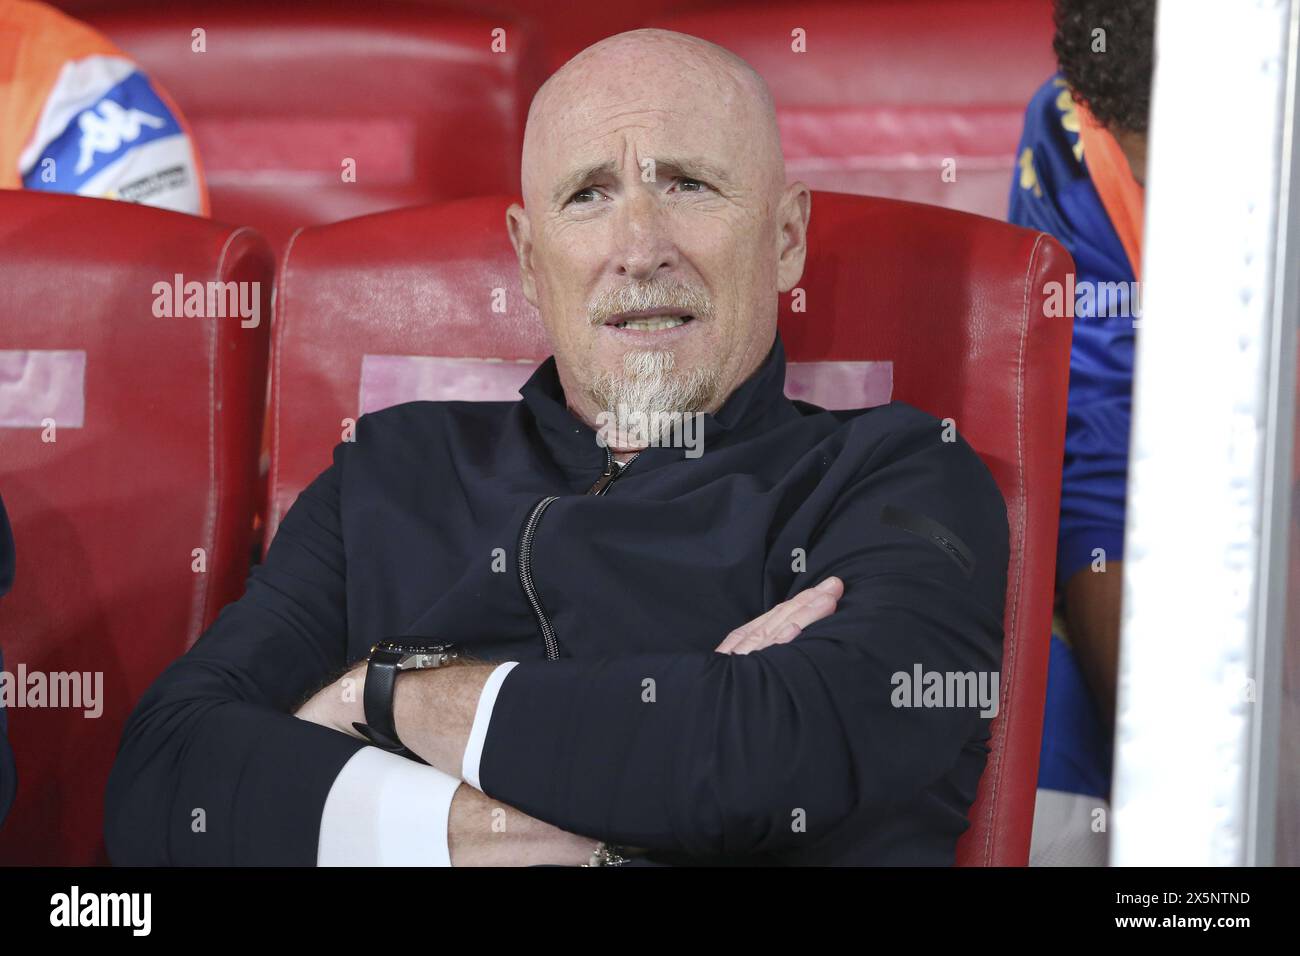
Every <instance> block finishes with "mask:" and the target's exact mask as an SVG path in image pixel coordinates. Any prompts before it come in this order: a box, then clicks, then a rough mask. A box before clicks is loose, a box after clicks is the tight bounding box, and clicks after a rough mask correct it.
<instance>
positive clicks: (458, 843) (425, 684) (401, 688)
mask: <svg viewBox="0 0 1300 956" xmlns="http://www.w3.org/2000/svg"><path fill="white" fill-rule="evenodd" d="M843 593H844V583H843V582H842V581H841V580H840V579H839V578H836V577H829V578H827V579H826V580H825V581H823V582H821V584H819V585H817V586H816V587H811V588H807V589H806V590H804V591H801V592H799V594H797V595H795V596H794V597H793V598H791V599H790V600H788V601H783V602H782V603H780V604H778V605H777V606H776V607H774V608H772V609H771V610H770V611H768V612H766V613H764V614H762V615H760V616H759V617H757V618H755V619H754V620H753V621H750V622H748V623H747V624H745V625H744V626H742V627H739V628H737V629H736V630H734V631H732V632H731V633H730V634H728V635H727V637H726V638H725V639H724V640H723V641H722V643H721V644H719V645H718V647H717V652H718V653H723V654H748V653H752V652H754V651H758V650H761V649H762V648H764V647H768V646H770V645H773V644H784V643H787V642H789V641H792V640H794V639H795V638H796V637H797V636H798V635H799V633H800V632H801V631H802V630H803V629H804V628H805V627H808V626H809V625H811V624H813V623H815V622H816V621H819V620H821V619H822V618H824V617H827V616H829V615H830V614H832V613H834V611H835V607H836V603H837V601H838V600H839V598H840V596H841V595H842V594H843ZM497 666H498V665H496V664H484V663H478V662H472V661H471V662H463V661H462V660H458V661H457V662H455V663H454V664H453V666H449V667H441V668H437V669H433V670H424V671H415V672H411V673H408V674H404V675H403V676H402V679H401V680H399V681H398V682H397V684H396V689H395V691H394V695H393V716H394V720H395V722H396V725H397V732H398V735H399V737H401V739H402V741H403V743H405V744H406V746H407V747H408V748H409V749H411V750H412V751H414V752H415V753H417V754H419V756H420V757H421V758H422V759H423V760H424V761H425V762H427V763H428V764H429V765H430V766H432V767H434V768H435V769H437V770H441V771H442V772H443V773H446V774H448V775H450V776H452V777H457V778H459V777H461V775H462V768H461V760H462V756H463V754H464V753H465V748H466V746H467V744H468V742H469V736H470V729H471V727H472V726H473V723H474V717H475V714H476V712H477V708H478V703H479V698H480V696H481V694H482V692H483V686H484V684H485V683H486V682H487V679H488V676H489V675H490V674H491V673H492V671H493V670H494V669H495V668H496V667H497ZM365 676H366V667H365V664H364V663H361V664H358V665H357V666H355V667H353V668H352V669H351V670H350V671H348V673H347V674H345V675H343V676H342V677H340V678H339V679H338V680H336V681H333V682H332V683H330V684H329V685H327V686H325V687H323V688H322V689H321V690H320V691H318V692H317V693H316V694H314V695H313V696H312V697H311V698H310V699H309V700H308V701H307V702H306V703H304V704H303V705H302V706H301V707H300V708H298V710H297V711H296V713H295V716H297V717H300V718H302V719H303V720H308V721H311V722H312V723H316V724H319V725H321V726H323V727H328V728H330V729H331V730H335V731H338V732H340V733H344V734H349V735H351V736H355V737H358V738H359V735H358V734H357V733H356V730H355V729H354V727H353V723H354V722H364V720H365V716H364V707H363V705H362V703H361V701H363V700H364V697H365ZM359 739H360V738H359ZM502 815H504V819H503V818H502ZM503 823H504V825H502V824H503ZM447 837H448V849H449V850H450V853H451V862H452V865H453V866H532V865H538V864H555V865H568V866H576V865H579V864H581V863H585V862H586V861H587V859H588V858H589V857H590V856H591V851H592V848H593V846H594V844H595V843H596V840H595V839H594V838H591V837H587V836H583V835H581V834H574V833H569V832H567V831H565V830H562V829H560V828H559V827H556V826H553V825H551V824H549V823H546V822H545V821H543V820H539V819H536V818H535V817H531V816H529V815H528V814H526V813H524V812H522V811H520V810H517V809H515V808H514V807H510V806H505V805H503V804H502V803H501V801H499V800H493V799H492V798H490V797H488V796H487V795H486V794H484V793H481V792H480V791H478V790H476V789H474V788H473V787H471V786H469V785H468V784H465V783H462V784H461V785H460V786H459V787H457V789H456V792H455V796H454V797H453V799H452V802H451V812H450V816H449V819H448V825H447Z"/></svg>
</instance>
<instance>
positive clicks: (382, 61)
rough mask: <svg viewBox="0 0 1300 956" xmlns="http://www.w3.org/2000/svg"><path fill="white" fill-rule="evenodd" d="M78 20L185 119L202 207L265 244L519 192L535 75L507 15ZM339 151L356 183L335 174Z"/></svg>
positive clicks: (524, 38) (352, 8) (239, 9)
mask: <svg viewBox="0 0 1300 956" xmlns="http://www.w3.org/2000/svg"><path fill="white" fill-rule="evenodd" d="M74 9H75V8H74ZM83 16H84V17H85V18H86V19H87V20H88V21H89V22H91V23H92V24H93V25H95V26H96V27H98V28H99V29H100V30H102V31H103V32H104V33H105V34H107V35H108V36H109V37H110V38H112V40H113V41H114V42H116V43H117V44H118V45H119V46H121V47H122V48H123V49H124V50H125V51H126V52H127V53H129V54H131V55H132V56H133V57H135V58H136V60H137V61H138V62H139V63H140V64H141V65H142V66H143V67H144V68H145V69H146V70H147V71H148V72H149V73H150V74H151V75H152V76H153V77H154V78H156V79H157V80H158V81H160V82H161V84H162V85H163V86H164V87H165V88H166V89H167V91H168V92H169V93H170V94H171V96H172V98H173V99H174V100H175V101H176V103H177V105H178V106H179V107H180V109H181V111H182V112H184V114H185V115H186V118H187V119H188V120H189V123H190V126H191V127H192V130H193V134H194V137H195V140H196V142H197V145H198V150H199V156H200V159H201V160H202V163H203V166H204V171H205V173H206V175H207V179H208V185H209V187H210V190H211V194H212V218H214V219H217V220H219V221H223V222H231V223H240V224H247V225H251V226H254V227H255V228H257V229H258V230H260V231H261V232H262V233H263V234H264V235H266V236H267V238H268V239H270V240H271V242H272V245H273V246H274V247H276V248H279V247H280V246H281V245H282V244H283V242H284V240H286V239H287V238H288V236H289V234H290V233H292V231H293V230H294V229H295V228H297V227H298V226H301V225H312V224H316V223H325V222H333V221H335V220H338V219H345V218H349V217H352V216H360V215H363V214H365V213H370V212H377V211H379V210H382V209H393V208H397V207H399V206H407V205H412V204H416V203H425V202H432V201H434V200H440V199H452V198H456V197H461V196H471V195H475V194H479V193H494V192H502V191H505V192H513V191H515V190H517V189H518V188H519V147H520V144H521V143H522V141H523V119H524V117H525V116H526V114H527V109H528V102H529V98H530V97H531V96H532V93H533V90H535V89H536V88H537V86H538V85H540V83H541V81H542V79H543V77H542V76H540V75H538V74H539V70H538V69H537V68H534V67H532V66H530V65H529V64H530V63H531V61H532V57H531V56H530V49H531V45H530V43H529V36H528V34H527V33H526V32H525V31H523V30H520V29H514V28H513V27H512V26H511V24H510V21H509V19H508V18H499V17H498V18H493V19H485V18H480V17H476V16H469V15H465V14H460V13H455V12H450V11H447V10H444V9H439V8H437V7H435V6H433V5H431V4H412V3H401V2H392V0H377V2H374V3H368V4H363V5H357V4H353V3H340V2H321V0H293V2H288V3H275V4H266V3H254V2H251V0H237V2H232V3H223V4H215V5H214V4H201V5H200V4H169V5H166V6H159V5H158V4H156V3H149V2H147V0H134V2H132V0H127V2H122V3H113V4H110V5H104V6H97V7H94V8H90V9H87V10H86V11H85V13H84V14H83ZM498 27H500V28H502V29H504V30H505V36H504V39H505V51H504V52H499V53H498V52H493V49H492V43H493V30H494V29H495V28H498ZM197 29H202V30H203V31H205V33H204V36H203V40H204V42H205V44H206V52H203V53H196V52H193V50H192V44H193V42H194V41H193V40H192V38H191V35H192V31H194V30H197ZM345 158H352V159H354V160H355V161H356V180H355V182H344V181H343V178H342V163H343V161H344V159H345Z"/></svg>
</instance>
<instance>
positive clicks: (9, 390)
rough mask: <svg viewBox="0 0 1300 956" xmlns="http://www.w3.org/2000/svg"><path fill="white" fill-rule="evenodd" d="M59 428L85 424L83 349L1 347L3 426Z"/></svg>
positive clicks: (0, 423)
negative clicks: (50, 425)
mask: <svg viewBox="0 0 1300 956" xmlns="http://www.w3.org/2000/svg"><path fill="white" fill-rule="evenodd" d="M47 419H53V420H54V423H55V425H57V426H58V427H60V428H82V427H84V426H85V423H86V353H85V351H84V350H82V349H66V350H65V349H49V350H44V349H0V428H44V427H45V422H46V420H47Z"/></svg>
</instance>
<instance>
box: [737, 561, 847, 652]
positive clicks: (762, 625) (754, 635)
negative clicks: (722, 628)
mask: <svg viewBox="0 0 1300 956" xmlns="http://www.w3.org/2000/svg"><path fill="white" fill-rule="evenodd" d="M843 596H844V582H843V581H841V580H840V579H839V578H836V577H829V578H827V579H826V580H825V581H822V582H821V584H818V585H817V586H816V587H811V588H806V589H805V590H803V591H800V592H799V593H798V594H796V595H795V596H794V597H792V598H790V600H788V601H782V602H781V603H780V604H778V605H777V606H776V607H774V608H772V610H770V611H768V612H767V613H765V614H760V615H759V616H758V617H756V618H754V619H753V620H752V621H750V622H749V623H748V624H742V625H741V626H740V627H738V628H736V629H735V630H734V631H732V632H731V633H730V634H728V635H727V636H726V638H725V639H724V640H723V642H722V643H721V644H719V645H718V646H717V647H716V648H714V650H715V651H716V652H717V653H720V654H748V653H750V652H751V651H757V650H761V649H762V648H764V647H767V646H769V645H771V644H788V643H789V642H790V641H793V640H794V639H795V638H796V637H798V636H799V633H800V632H801V631H802V630H803V629H804V628H805V627H807V626H808V625H810V624H814V623H816V622H817V621H820V620H821V619H822V618H824V617H830V616H831V615H832V614H834V613H835V608H836V606H837V604H838V602H839V599H840V598H841V597H843Z"/></svg>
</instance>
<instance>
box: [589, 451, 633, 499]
mask: <svg viewBox="0 0 1300 956" xmlns="http://www.w3.org/2000/svg"><path fill="white" fill-rule="evenodd" d="M640 454H641V453H640V452H637V453H636V454H635V455H633V456H632V457H631V458H629V459H628V460H627V461H626V462H624V463H623V467H622V468H619V467H618V466H617V465H615V464H614V453H613V452H612V451H610V450H609V447H608V446H606V447H605V471H604V474H602V475H601V476H600V477H599V478H597V479H596V483H595V484H594V485H592V486H591V487H590V488H588V489H587V494H589V495H603V494H604V493H605V492H606V491H607V490H608V489H609V486H610V485H612V484H613V483H614V479H616V478H618V476H619V475H621V474H623V472H625V471H627V468H628V466H629V465H631V464H632V462H634V461H636V460H637V456H639V455H640Z"/></svg>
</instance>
